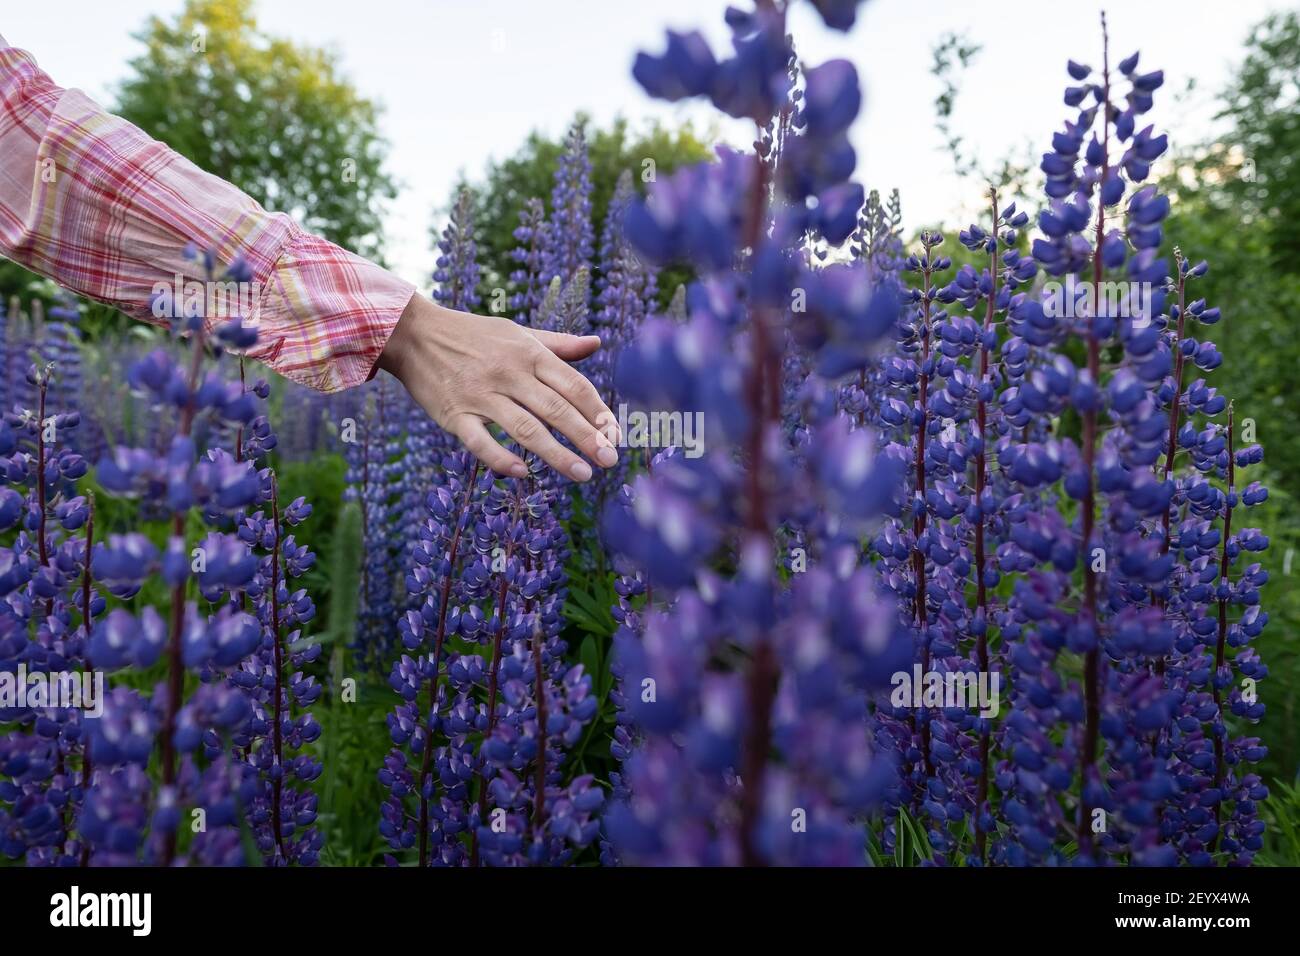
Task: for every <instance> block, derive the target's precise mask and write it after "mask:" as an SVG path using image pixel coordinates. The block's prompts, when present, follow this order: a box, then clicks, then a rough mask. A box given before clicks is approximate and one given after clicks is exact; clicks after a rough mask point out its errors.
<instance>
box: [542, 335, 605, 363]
mask: <svg viewBox="0 0 1300 956" xmlns="http://www.w3.org/2000/svg"><path fill="white" fill-rule="evenodd" d="M529 331H530V334H532V335H533V336H535V337H536V338H537V341H539V342H541V343H542V344H543V345H545V346H546V347H547V348H548V349H550V350H551V351H552V352H554V353H555V354H556V355H557V356H559V357H560V358H562V359H564V360H565V361H566V362H576V361H577V360H578V359H585V358H586V357H587V356H588V355H590V354H591V353H593V352H595V351H596V350H597V349H598V348H600V336H599V335H569V334H567V333H565V332H547V331H546V330H545V329H530V330H529Z"/></svg>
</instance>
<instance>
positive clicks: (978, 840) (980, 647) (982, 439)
mask: <svg viewBox="0 0 1300 956" xmlns="http://www.w3.org/2000/svg"><path fill="white" fill-rule="evenodd" d="M989 201H990V203H991V205H992V207H993V235H992V240H991V241H992V243H993V249H992V251H991V252H990V253H989V280H990V282H991V283H992V287H991V288H990V290H989V301H988V309H987V310H986V311H985V313H984V329H983V335H982V336H981V338H980V382H979V392H978V395H977V399H976V406H975V420H976V423H977V425H978V427H979V444H978V445H977V446H976V447H977V449H978V450H977V451H976V453H975V510H976V518H975V607H976V613H977V614H978V615H979V617H980V625H981V627H980V633H979V636H978V637H977V638H976V641H975V653H976V658H977V660H978V663H979V669H980V674H982V675H983V674H987V673H988V672H989V638H988V589H987V588H986V587H985V585H984V561H985V554H984V507H983V498H984V486H985V483H986V482H987V481H988V455H987V449H988V435H987V431H986V429H987V424H988V423H987V409H986V407H985V402H984V386H985V384H986V383H987V381H988V375H989V349H988V338H987V337H988V334H989V332H990V331H992V329H993V315H994V310H995V308H996V301H997V297H998V247H997V243H998V193H997V190H996V189H990V190H989ZM990 744H991V741H990V737H989V727H988V723H987V721H986V720H985V721H982V722H981V726H980V775H979V780H978V782H977V783H976V792H975V852H976V855H978V856H979V859H980V862H981V863H983V862H984V859H985V855H986V852H987V844H988V834H987V833H985V831H984V827H983V825H982V824H981V822H980V821H981V817H982V816H983V813H984V802H985V801H986V800H987V799H988V793H989V750H990Z"/></svg>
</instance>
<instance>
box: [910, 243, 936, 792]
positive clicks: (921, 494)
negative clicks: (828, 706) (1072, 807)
mask: <svg viewBox="0 0 1300 956" xmlns="http://www.w3.org/2000/svg"><path fill="white" fill-rule="evenodd" d="M922 241H923V244H924V247H925V255H924V259H923V260H922V263H921V275H922V292H923V295H922V298H921V374H920V377H919V380H918V383H917V398H916V401H917V407H918V408H919V409H920V412H921V422H920V424H919V425H918V426H917V431H916V459H915V468H914V471H913V474H914V476H915V477H914V479H913V484H912V493H913V497H912V501H913V504H914V505H915V502H916V501H918V500H919V501H920V502H921V510H920V513H919V514H917V515H916V517H915V518H913V519H912V538H913V543H912V571H913V575H914V578H915V584H916V594H915V596H914V597H913V602H912V613H913V616H914V617H915V619H916V626H917V629H918V633H919V636H920V639H921V674H922V675H924V674H926V673H927V672H928V671H929V670H930V642H929V640H928V639H927V636H926V633H925V630H926V619H927V614H926V608H925V555H924V554H922V553H921V535H923V534H925V525H926V510H925V439H926V432H927V431H928V430H929V426H930V413H929V389H930V373H929V372H928V371H927V366H928V365H929V364H930V301H931V300H930V292H931V276H932V273H933V270H934V263H933V261H932V259H931V257H930V253H931V251H932V247H931V245H930V243H929V242H927V241H925V240H922ZM912 720H913V723H914V724H915V722H916V714H915V712H913V714H912ZM920 724H921V726H920V735H921V762H922V764H923V765H924V767H925V775H926V777H927V778H929V777H930V776H931V775H932V774H933V773H934V767H933V765H932V764H931V761H930V723H929V721H928V720H926V719H924V718H922V720H921V721H920Z"/></svg>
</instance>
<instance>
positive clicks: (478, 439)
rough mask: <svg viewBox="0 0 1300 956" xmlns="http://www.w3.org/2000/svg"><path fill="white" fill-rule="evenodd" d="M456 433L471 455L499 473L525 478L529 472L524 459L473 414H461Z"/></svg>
mask: <svg viewBox="0 0 1300 956" xmlns="http://www.w3.org/2000/svg"><path fill="white" fill-rule="evenodd" d="M454 434H455V435H456V437H457V438H459V439H460V441H461V444H463V445H464V446H465V448H466V449H468V451H469V453H470V454H471V455H473V456H474V457H475V458H477V459H478V460H479V461H481V462H483V464H485V465H487V466H488V467H489V468H491V469H492V470H493V471H495V472H496V473H497V474H498V475H511V476H513V477H515V478H523V477H524V476H526V475H527V474H528V466H527V465H525V464H524V463H523V460H522V459H521V458H519V457H518V456H517V455H512V454H511V453H510V452H508V451H506V449H504V448H502V447H501V445H500V443H499V442H498V441H497V440H496V439H495V438H493V437H492V433H491V432H489V431H488V430H487V426H486V425H484V424H483V421H482V419H478V418H475V417H474V416H472V415H463V416H461V418H460V420H459V422H457V425H456V428H455V430H454Z"/></svg>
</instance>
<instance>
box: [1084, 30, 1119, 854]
mask: <svg viewBox="0 0 1300 956" xmlns="http://www.w3.org/2000/svg"><path fill="white" fill-rule="evenodd" d="M1101 43H1102V54H1101V56H1102V68H1101V76H1102V107H1101V127H1102V134H1101V135H1102V141H1101V143H1102V145H1101V182H1103V183H1104V182H1105V181H1106V176H1107V173H1108V172H1109V171H1110V120H1111V117H1110V41H1109V37H1108V36H1107V33H1106V14H1104V13H1103V14H1102V15H1101ZM1105 230H1106V206H1105V203H1103V202H1102V201H1101V197H1100V195H1099V196H1098V199H1097V226H1096V236H1095V248H1094V250H1093V256H1092V278H1093V282H1092V310H1091V315H1090V316H1089V317H1088V375H1089V376H1090V378H1091V379H1092V385H1093V388H1096V389H1100V387H1101V349H1100V346H1099V345H1098V343H1097V335H1096V325H1095V322H1096V319H1097V313H1098V311H1099V309H1100V304H1101V280H1102V261H1101V247H1102V242H1103V241H1104V239H1105V234H1106V232H1105ZM1096 455H1097V409H1096V407H1095V403H1093V404H1092V405H1091V406H1090V407H1089V408H1088V409H1087V410H1086V411H1085V412H1084V413H1083V468H1084V473H1085V474H1084V493H1083V506H1082V509H1083V534H1082V538H1081V541H1080V547H1081V551H1082V557H1083V600H1084V614H1083V620H1084V622H1085V623H1086V625H1087V626H1089V627H1091V628H1092V629H1093V630H1094V632H1095V631H1096V630H1097V626H1098V625H1097V576H1096V572H1094V571H1093V569H1092V535H1093V527H1094V523H1095V520H1096V516H1095V513H1094V509H1095V507H1096V501H1095V480H1094V475H1093V471H1094V468H1095V463H1096ZM1093 640H1094V646H1093V647H1092V648H1091V649H1090V650H1089V651H1088V652H1087V653H1086V654H1085V656H1084V699H1085V717H1084V732H1083V747H1082V748H1081V749H1080V751H1079V781H1080V787H1079V821H1078V827H1077V830H1076V837H1077V842H1078V846H1079V852H1080V853H1081V854H1083V855H1085V856H1092V829H1091V826H1092V819H1091V818H1092V812H1091V810H1092V808H1091V806H1090V803H1089V800H1088V796H1087V794H1088V778H1089V776H1091V774H1092V771H1093V768H1094V767H1095V765H1096V762H1097V740H1098V736H1099V733H1100V725H1101V700H1100V698H1101V687H1100V673H1099V670H1100V666H1101V655H1100V653H1099V652H1098V650H1097V646H1096V644H1097V642H1100V640H1101V635H1100V633H1094V635H1093Z"/></svg>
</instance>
